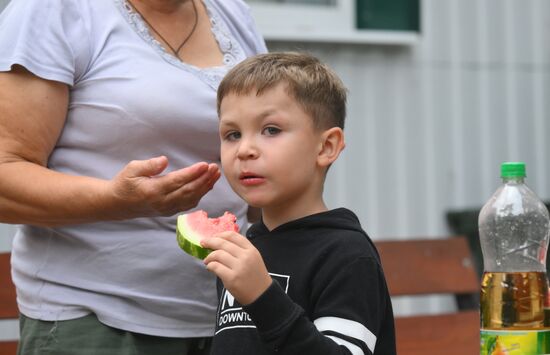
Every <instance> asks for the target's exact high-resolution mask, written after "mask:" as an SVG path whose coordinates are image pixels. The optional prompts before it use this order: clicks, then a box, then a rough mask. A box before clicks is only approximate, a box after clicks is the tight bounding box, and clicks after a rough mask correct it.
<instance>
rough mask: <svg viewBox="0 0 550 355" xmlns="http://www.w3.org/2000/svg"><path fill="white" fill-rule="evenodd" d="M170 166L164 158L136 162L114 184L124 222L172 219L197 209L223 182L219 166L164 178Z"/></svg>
mask: <svg viewBox="0 0 550 355" xmlns="http://www.w3.org/2000/svg"><path fill="white" fill-rule="evenodd" d="M167 166H168V159H167V158H166V157H164V156H161V157H156V158H153V159H149V160H134V161H131V162H130V163H129V164H128V165H126V166H125V167H124V169H122V171H120V172H119V173H118V174H117V175H116V176H115V177H114V178H113V179H112V180H111V182H110V185H109V187H110V189H111V193H112V195H113V196H114V201H115V202H114V205H115V206H114V207H115V209H116V210H119V211H124V214H125V215H122V216H120V217H121V218H132V217H144V216H156V215H162V216H171V215H173V214H175V213H178V212H182V211H186V210H189V209H191V208H194V207H196V206H197V204H198V203H199V201H200V199H201V198H202V197H203V196H204V195H205V194H206V193H207V192H208V191H210V190H211V189H212V187H213V186H214V184H215V183H216V181H217V180H218V179H219V178H220V176H221V173H220V169H219V167H218V166H217V165H216V164H213V163H212V164H207V163H205V162H200V163H196V164H194V165H191V166H189V167H186V168H183V169H180V170H176V171H172V172H170V173H168V174H165V175H160V174H161V173H162V171H164V169H166V167H167Z"/></svg>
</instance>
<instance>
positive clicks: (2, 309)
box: [0, 253, 19, 355]
mask: <svg viewBox="0 0 550 355" xmlns="http://www.w3.org/2000/svg"><path fill="white" fill-rule="evenodd" d="M5 319H19V310H18V308H17V302H16V300H15V286H14V285H13V282H12V280H11V269H10V253H0V320H5ZM16 352H17V341H16V340H14V341H0V355H15V354H16Z"/></svg>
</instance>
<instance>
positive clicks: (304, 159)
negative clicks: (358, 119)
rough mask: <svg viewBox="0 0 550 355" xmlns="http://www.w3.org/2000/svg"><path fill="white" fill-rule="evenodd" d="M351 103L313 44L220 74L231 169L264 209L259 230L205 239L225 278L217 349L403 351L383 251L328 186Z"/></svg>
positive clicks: (233, 179) (245, 193)
mask: <svg viewBox="0 0 550 355" xmlns="http://www.w3.org/2000/svg"><path fill="white" fill-rule="evenodd" d="M345 102H346V90H345V88H344V86H343V84H342V82H341V81H340V79H339V78H338V77H337V76H336V75H335V74H334V73H333V72H332V71H330V70H329V69H328V68H327V67H326V66H325V65H323V64H322V63H320V62H319V61H318V60H317V59H316V58H314V57H311V56H309V55H306V54H298V53H272V54H264V55H259V56H256V57H252V58H250V59H248V60H245V61H244V62H242V63H241V64H239V65H237V66H236V67H235V68H234V69H232V70H231V71H230V72H229V73H228V74H227V76H226V77H225V78H224V80H223V81H222V83H221V84H220V87H219V89H218V113H219V116H220V128H219V129H220V138H221V141H222V143H221V161H222V168H223V171H224V173H225V176H226V178H227V179H228V181H229V183H230V184H231V186H232V188H233V189H234V190H235V191H236V192H237V193H238V194H239V195H240V196H241V197H242V198H243V199H244V200H245V201H246V202H248V204H249V205H251V206H254V207H259V208H261V209H262V220H261V222H259V223H257V224H254V225H253V226H251V228H250V229H249V230H248V232H247V237H248V238H247V237H244V236H242V235H240V234H238V233H234V232H226V233H221V234H219V235H218V236H215V237H214V238H209V239H206V240H204V241H203V242H202V246H203V247H207V248H211V249H213V250H214V251H213V252H212V253H211V254H210V255H209V256H208V257H207V258H206V259H205V260H204V262H205V264H206V266H207V269H208V270H209V271H211V272H213V273H215V274H216V275H217V276H218V277H219V279H220V280H221V281H222V282H223V288H222V287H221V285H220V287H219V289H220V297H221V298H220V304H219V306H218V311H217V319H216V320H217V324H216V334H215V336H214V341H213V348H212V354H213V355H218V354H220V355H231V354H240V355H243V354H244V355H246V354H250V355H258V354H272V353H277V354H306V355H309V354H311V355H320V354H353V355H359V354H360V355H367V354H384V355H388V354H389V355H391V354H395V336H394V325H393V314H392V308H391V301H390V298H389V294H388V290H387V287H386V283H385V280H384V275H383V272H382V268H381V265H380V260H379V257H378V253H377V252H376V249H375V247H374V245H373V243H372V242H371V241H370V239H369V237H368V236H367V235H366V233H365V232H364V231H363V230H362V229H361V226H360V224H359V221H358V219H357V217H356V216H355V214H353V212H351V211H349V210H347V209H344V208H339V209H335V210H330V211H329V210H328V209H327V207H326V205H325V203H324V201H323V197H322V193H323V184H324V181H325V176H326V173H327V170H328V168H329V166H330V165H331V164H332V163H333V162H334V161H335V160H336V159H337V158H338V155H339V154H340V152H341V151H342V149H343V148H344V134H343V126H344V118H345V112H346V109H345Z"/></svg>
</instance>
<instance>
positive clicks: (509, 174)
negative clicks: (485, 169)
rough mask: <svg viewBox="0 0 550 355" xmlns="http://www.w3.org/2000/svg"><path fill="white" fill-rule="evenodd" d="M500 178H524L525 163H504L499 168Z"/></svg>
mask: <svg viewBox="0 0 550 355" xmlns="http://www.w3.org/2000/svg"><path fill="white" fill-rule="evenodd" d="M500 177H502V178H515V177H525V163H523V162H505V163H502V165H501V166H500Z"/></svg>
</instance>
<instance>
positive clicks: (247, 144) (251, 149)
mask: <svg viewBox="0 0 550 355" xmlns="http://www.w3.org/2000/svg"><path fill="white" fill-rule="evenodd" d="M237 155H238V158H239V159H256V158H257V157H258V148H257V147H256V145H255V144H254V142H252V140H249V139H247V140H244V139H242V140H241V142H240V145H239V150H238V152H237Z"/></svg>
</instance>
